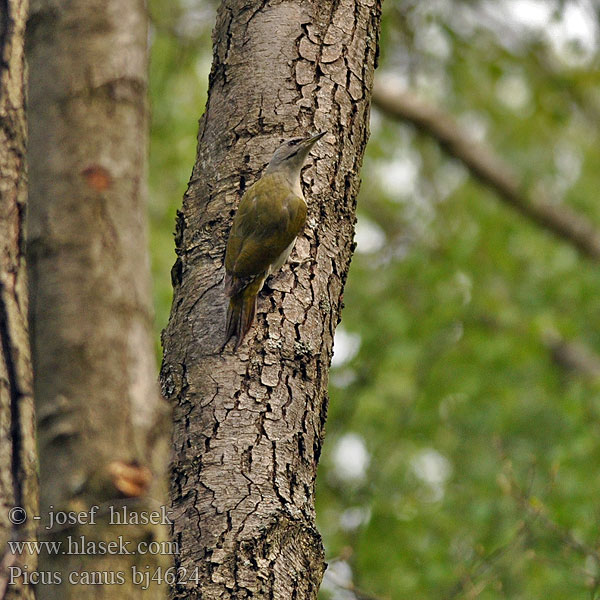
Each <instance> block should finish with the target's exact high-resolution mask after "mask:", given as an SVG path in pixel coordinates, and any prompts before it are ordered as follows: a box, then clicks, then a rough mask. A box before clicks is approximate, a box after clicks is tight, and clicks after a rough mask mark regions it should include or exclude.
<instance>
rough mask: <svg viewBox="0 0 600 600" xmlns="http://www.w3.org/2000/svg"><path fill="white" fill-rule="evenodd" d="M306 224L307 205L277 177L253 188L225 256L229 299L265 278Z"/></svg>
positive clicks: (243, 202)
mask: <svg viewBox="0 0 600 600" xmlns="http://www.w3.org/2000/svg"><path fill="white" fill-rule="evenodd" d="M305 221H306V203H305V202H304V200H303V199H302V198H300V197H298V196H297V195H296V194H294V193H293V192H291V191H290V189H289V185H287V184H286V183H285V182H284V181H283V180H282V178H280V177H278V176H277V175H276V174H269V175H265V176H264V177H262V178H261V179H259V180H258V181H257V182H256V183H255V184H254V185H253V186H252V187H250V188H249V189H248V190H247V191H246V193H245V194H244V196H243V197H242V200H241V202H240V206H239V208H238V212H237V214H236V215H235V218H234V220H233V225H232V227H231V231H230V233H229V241H228V242H227V251H226V254H225V270H226V281H225V291H226V293H227V295H228V296H233V295H235V294H237V293H238V292H239V291H240V290H242V289H244V288H245V287H246V286H248V285H249V284H250V283H251V282H252V281H254V280H255V279H257V278H258V277H263V276H265V274H266V273H267V271H268V269H269V267H270V266H271V265H272V264H273V263H275V262H276V260H277V259H278V258H279V257H280V256H281V254H282V253H283V252H284V250H285V249H286V248H287V247H288V246H289V245H290V244H291V243H292V242H293V241H294V239H295V238H296V236H297V235H298V233H299V232H300V230H301V229H302V227H303V226H304V223H305Z"/></svg>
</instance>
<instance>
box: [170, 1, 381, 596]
mask: <svg viewBox="0 0 600 600" xmlns="http://www.w3.org/2000/svg"><path fill="white" fill-rule="evenodd" d="M379 19H380V1H379V0H372V1H369V0H337V1H333V0H329V1H323V0H312V1H300V0H295V1H289V2H276V1H272V2H269V1H268V2H262V3H261V4H260V6H259V7H256V8H253V9H249V8H248V5H247V3H245V2H242V1H241V0H226V1H225V2H223V3H222V5H221V6H220V8H219V11H218V15H217V23H216V27H215V30H214V61H213V67H212V72H211V76H210V90H209V99H208V102H207V106H206V112H205V114H204V116H203V118H202V121H201V124H200V132H199V143H198V155H197V161H196V165H195V167H194V169H193V173H192V177H191V181H190V183H189V187H188V190H187V192H186V194H185V197H184V202H183V209H182V211H181V212H180V213H179V215H178V221H177V231H176V246H177V254H178V259H177V261H176V263H175V265H174V267H173V271H172V276H173V283H174V287H175V290H174V299H173V307H172V312H171V318H170V321H169V325H168V327H167V330H166V331H165V334H164V336H163V344H164V362H163V367H162V373H161V381H162V385H163V391H164V393H165V395H166V396H167V397H168V398H170V399H172V401H173V403H174V405H175V430H174V437H173V447H174V462H173V465H172V480H171V481H172V489H171V492H172V503H173V509H174V519H175V525H174V536H175V537H174V539H175V540H176V541H177V542H178V545H179V547H180V551H181V553H180V555H179V557H178V566H179V567H181V570H180V573H181V576H180V577H179V581H178V585H177V586H176V587H175V589H174V590H173V595H174V597H176V598H202V599H203V600H209V599H213V598H214V599H216V598H219V599H221V600H222V599H224V598H246V597H248V598H250V597H252V598H276V599H288V598H290V599H291V598H296V599H298V600H304V599H308V598H315V597H316V594H317V590H318V587H319V584H320V581H321V577H322V574H323V570H324V556H323V547H322V544H321V539H320V536H319V533H318V532H317V530H316V528H315V520H314V519H315V515H314V482H315V476H316V469H317V461H318V459H319V454H320V450H321V443H322V436H323V426H324V423H325V418H326V413H327V379H328V370H329V364H330V359H331V351H332V342H333V333H334V329H335V326H336V324H337V323H338V321H339V317H340V310H341V308H342V291H343V287H344V282H345V279H346V274H347V271H348V266H349V262H350V257H351V254H352V249H353V243H352V238H353V233H354V221H355V206H356V194H357V191H358V186H359V175H358V174H359V170H360V166H361V161H362V156H363V151H364V148H365V144H366V141H367V136H368V119H369V99H370V91H371V85H372V79H373V69H374V66H375V60H376V51H377V37H378V32H379ZM311 131H327V132H328V134H327V135H326V136H325V137H324V138H323V140H322V141H321V142H320V143H319V144H318V145H317V146H316V147H315V148H314V149H313V151H312V157H313V158H312V159H310V160H309V162H308V166H307V168H306V169H305V170H304V172H303V182H304V190H305V195H306V198H307V202H308V206H309V209H308V210H309V214H308V222H307V226H306V228H305V230H304V232H303V233H302V234H301V235H300V237H299V239H298V241H297V242H296V247H295V250H294V252H293V253H292V257H291V258H292V260H296V261H297V262H298V261H304V262H302V264H296V265H293V264H288V265H286V266H284V268H283V269H282V271H281V272H280V273H277V274H276V275H274V276H273V277H272V278H271V280H270V282H268V284H267V289H266V290H265V291H264V292H263V293H262V294H261V296H260V297H259V304H258V315H257V320H256V323H255V325H254V326H253V329H252V330H251V331H250V333H249V334H248V336H247V338H246V340H245V341H244V343H243V344H242V346H241V347H240V349H239V350H238V351H237V352H236V353H233V352H232V350H231V346H228V349H227V350H225V351H224V352H223V353H221V352H220V346H221V344H222V342H223V339H224V333H225V332H224V326H225V306H226V299H225V295H224V291H223V276H224V270H223V254H224V249H225V242H226V239H227V235H228V231H229V227H230V224H231V216H232V215H233V214H234V211H235V208H236V206H237V203H238V201H239V198H240V197H241V194H242V193H243V191H244V189H246V188H247V187H248V186H249V185H251V184H252V183H253V182H254V181H255V180H256V179H257V177H258V176H259V174H260V172H261V169H262V168H263V167H264V165H265V163H266V162H268V160H269V159H270V157H271V155H272V153H273V151H274V150H275V148H276V147H277V146H278V145H279V143H280V142H281V140H282V139H284V138H289V137H293V136H295V135H300V134H306V133H308V132H311Z"/></svg>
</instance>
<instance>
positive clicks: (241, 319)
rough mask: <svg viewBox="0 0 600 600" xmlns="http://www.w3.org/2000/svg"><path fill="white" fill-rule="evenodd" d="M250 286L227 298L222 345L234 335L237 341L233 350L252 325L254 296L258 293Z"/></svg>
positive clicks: (254, 310) (254, 313) (254, 308)
mask: <svg viewBox="0 0 600 600" xmlns="http://www.w3.org/2000/svg"><path fill="white" fill-rule="evenodd" d="M251 287H254V286H249V287H247V288H245V289H243V290H242V291H241V292H240V293H239V294H236V295H235V296H232V297H231V298H230V299H229V306H228V308H227V327H226V333H225V341H224V343H223V347H225V345H226V344H227V342H228V341H229V340H230V339H231V338H232V337H233V336H234V335H235V336H236V337H237V341H236V343H235V347H234V350H237V349H238V348H239V347H240V344H241V343H242V340H243V339H244V336H245V335H246V334H247V333H248V330H249V329H250V327H251V326H252V322H253V321H254V316H255V315H256V298H257V295H258V294H257V292H255V291H254V290H253V289H250V288H251Z"/></svg>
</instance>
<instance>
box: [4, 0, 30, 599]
mask: <svg viewBox="0 0 600 600" xmlns="http://www.w3.org/2000/svg"><path fill="white" fill-rule="evenodd" d="M26 19H27V2H26V1H25V0H4V1H2V2H0V503H1V504H2V511H0V597H1V598H7V599H11V600H13V599H29V598H33V597H34V594H33V588H31V587H29V586H28V585H26V584H25V583H24V582H23V580H22V579H21V578H20V577H18V574H19V572H23V571H25V570H30V569H31V570H33V569H35V563H36V557H35V555H34V554H32V553H26V552H21V553H19V552H18V551H15V553H13V552H11V549H10V548H9V547H8V542H9V541H23V540H27V539H29V540H31V539H34V538H35V531H34V530H32V527H31V524H32V523H34V521H32V520H27V515H29V516H30V517H31V516H33V515H34V514H36V513H37V471H36V469H37V462H36V452H35V431H34V411H33V394H32V376H31V357H30V348H29V338H28V332H27V310H28V308H27V305H28V302H27V278H26V275H27V274H26V266H25V254H24V250H25V206H26V201H27V173H26V163H25V145H26V141H27V127H26V123H25V52H24V42H25V22H26ZM11 511H12V512H11ZM34 529H35V528H34Z"/></svg>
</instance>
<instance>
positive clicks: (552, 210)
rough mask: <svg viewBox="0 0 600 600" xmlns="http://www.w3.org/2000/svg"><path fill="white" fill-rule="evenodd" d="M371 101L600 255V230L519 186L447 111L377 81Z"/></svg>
mask: <svg viewBox="0 0 600 600" xmlns="http://www.w3.org/2000/svg"><path fill="white" fill-rule="evenodd" d="M373 104H374V105H375V106H377V108H379V109H380V110H381V111H382V112H384V113H385V114H386V115H388V116H391V117H394V118H396V119H400V120H403V121H408V122H409V123H412V124H413V125H414V126H415V127H416V128H417V129H419V130H420V131H422V132H423V133H426V134H427V135H429V136H431V137H432V138H434V139H435V140H436V141H437V142H438V143H439V144H440V146H442V147H443V148H444V149H445V150H446V152H448V154H450V155H451V156H453V157H454V158H456V159H458V160H460V161H461V162H462V163H463V164H464V165H465V166H466V167H467V169H469V171H470V172H471V173H472V174H473V175H474V176H475V177H476V178H477V179H479V180H480V181H481V182H482V183H483V184H485V185H487V186H488V187H490V188H491V189H493V190H494V191H495V192H496V194H498V196H499V198H500V199H501V200H503V201H504V202H505V203H507V204H509V205H510V206H512V207H513V208H515V209H516V210H518V211H519V212H520V213H521V214H522V215H524V216H526V217H527V218H528V219H529V220H530V221H532V222H533V223H535V224H537V225H540V226H542V227H544V228H546V229H548V230H550V231H551V232H552V233H553V234H554V235H556V236H557V237H559V238H561V239H562V240H564V241H566V242H568V243H570V244H572V245H574V246H575V247H576V248H577V249H578V250H579V251H580V252H582V253H583V254H585V255H586V256H588V257H590V258H592V259H594V260H600V232H599V231H598V230H597V229H596V227H595V226H594V225H593V224H592V223H591V222H590V221H589V220H588V219H587V218H586V217H584V216H583V215H580V214H578V213H576V212H575V211H573V210H572V209H570V208H569V207H567V206H564V205H562V206H555V205H553V204H552V203H551V202H550V201H549V200H548V199H547V198H546V197H545V196H544V195H542V194H541V193H537V194H536V193H533V192H531V191H529V190H527V189H525V187H524V186H523V183H522V181H521V179H520V178H519V177H518V176H517V175H516V173H514V171H513V170H512V169H511V167H510V166H509V165H508V164H507V163H506V162H504V160H503V159H502V158H500V157H499V156H496V155H495V154H494V152H493V151H492V150H491V149H490V148H489V147H487V146H485V145H483V144H479V143H477V142H474V141H473V140H471V139H469V138H468V137H467V136H466V135H465V133H464V132H463V131H461V129H460V128H459V127H458V125H457V124H456V122H455V121H454V120H453V119H452V118H451V117H450V116H449V115H447V114H445V113H444V112H442V111H440V110H439V109H437V108H435V107H433V106H429V105H427V104H425V103H423V102H422V101H421V100H419V99H417V98H415V97H414V96H413V95H411V94H409V93H406V92H401V91H399V90H397V89H393V88H392V87H391V86H389V85H384V84H381V83H376V84H375V87H374V90H373Z"/></svg>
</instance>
